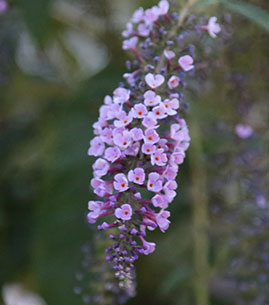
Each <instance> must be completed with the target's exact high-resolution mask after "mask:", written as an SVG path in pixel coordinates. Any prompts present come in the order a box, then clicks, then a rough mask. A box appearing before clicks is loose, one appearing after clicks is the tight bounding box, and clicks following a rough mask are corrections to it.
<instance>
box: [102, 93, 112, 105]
mask: <svg viewBox="0 0 269 305" xmlns="http://www.w3.org/2000/svg"><path fill="white" fill-rule="evenodd" d="M104 103H105V105H111V104H112V103H113V100H112V97H111V96H110V95H106V96H105V98H104Z"/></svg>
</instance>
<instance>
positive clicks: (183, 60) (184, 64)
mask: <svg viewBox="0 0 269 305" xmlns="http://www.w3.org/2000/svg"><path fill="white" fill-rule="evenodd" d="M178 64H179V65H180V67H181V68H182V69H183V70H184V71H190V70H192V69H193V68H194V65H193V58H192V57H191V56H190V55H184V56H181V57H180V58H179V60H178Z"/></svg>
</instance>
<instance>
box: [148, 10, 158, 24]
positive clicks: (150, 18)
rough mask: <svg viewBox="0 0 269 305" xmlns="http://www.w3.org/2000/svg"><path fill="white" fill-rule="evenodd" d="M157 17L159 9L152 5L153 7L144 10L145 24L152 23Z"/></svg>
mask: <svg viewBox="0 0 269 305" xmlns="http://www.w3.org/2000/svg"><path fill="white" fill-rule="evenodd" d="M158 18H159V10H158V9H157V10H156V9H155V8H154V7H153V8H151V9H150V8H149V9H147V10H146V11H145V14H144V21H145V23H146V24H147V25H151V24H153V23H154V22H155V21H156V20H158Z"/></svg>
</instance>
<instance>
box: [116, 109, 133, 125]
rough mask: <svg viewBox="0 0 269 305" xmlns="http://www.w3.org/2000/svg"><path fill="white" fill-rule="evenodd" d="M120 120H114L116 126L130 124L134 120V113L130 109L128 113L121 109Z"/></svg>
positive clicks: (118, 116)
mask: <svg viewBox="0 0 269 305" xmlns="http://www.w3.org/2000/svg"><path fill="white" fill-rule="evenodd" d="M117 118H118V120H115V121H114V125H115V127H123V126H127V125H129V124H130V123H131V122H132V120H133V114H132V112H131V111H130V112H129V113H128V114H127V113H126V112H125V111H121V112H120V113H119V114H118V115H117Z"/></svg>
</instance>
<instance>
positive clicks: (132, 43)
mask: <svg viewBox="0 0 269 305" xmlns="http://www.w3.org/2000/svg"><path fill="white" fill-rule="evenodd" d="M137 42H138V38H137V37H132V38H130V39H127V40H124V41H123V44H122V48H123V50H135V49H136V44H137Z"/></svg>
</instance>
